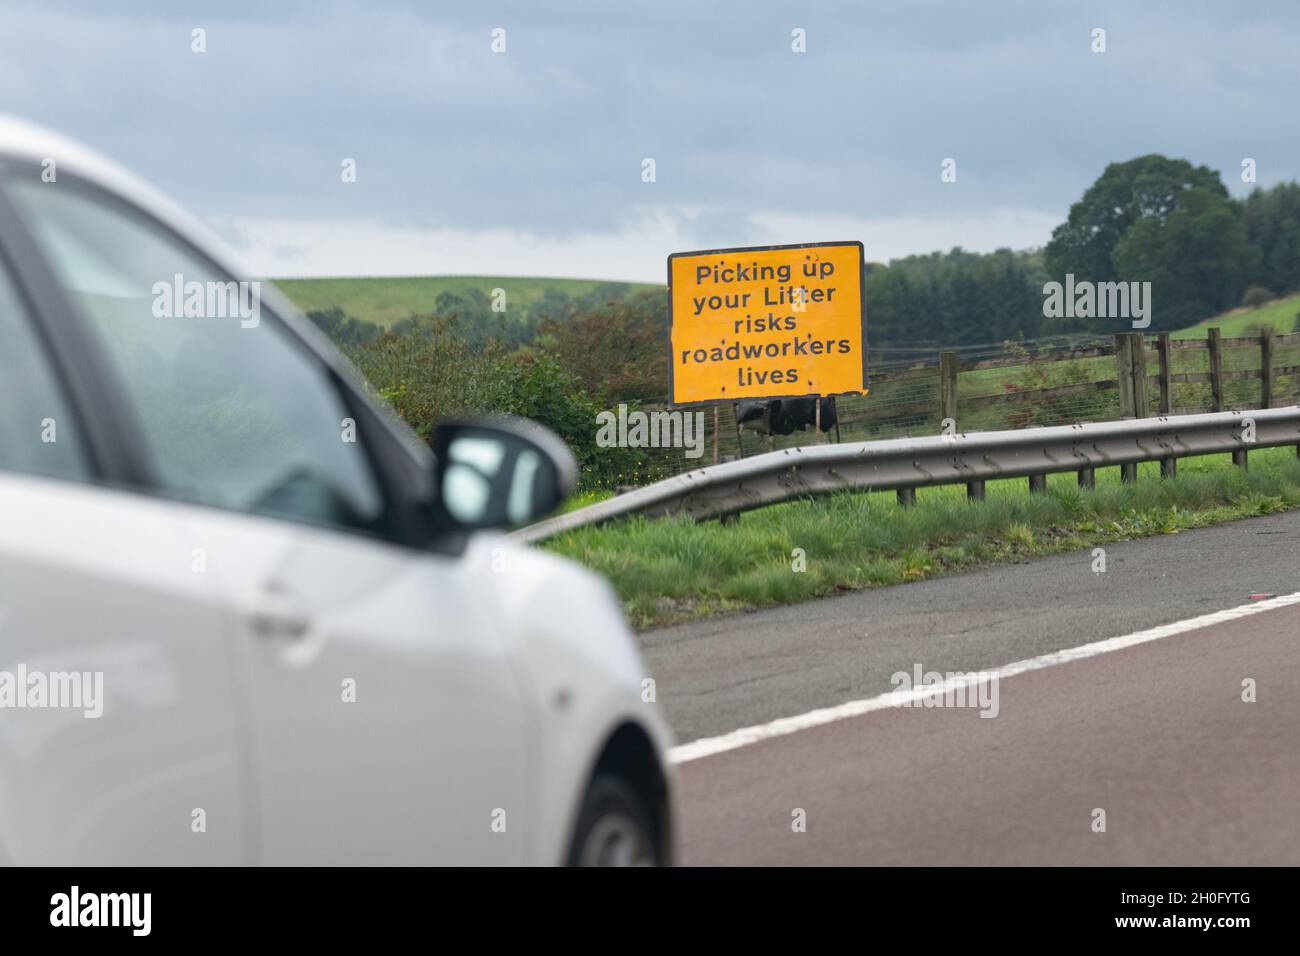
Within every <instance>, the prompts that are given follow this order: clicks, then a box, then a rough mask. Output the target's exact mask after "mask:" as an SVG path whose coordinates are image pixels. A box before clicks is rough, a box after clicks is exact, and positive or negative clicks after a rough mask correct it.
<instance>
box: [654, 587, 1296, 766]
mask: <svg viewBox="0 0 1300 956" xmlns="http://www.w3.org/2000/svg"><path fill="white" fill-rule="evenodd" d="M1293 604H1300V591H1298V592H1296V593H1295V594H1284V595H1282V596H1281V597H1275V598H1269V599H1268V600H1266V601H1252V602H1251V603H1250V604H1243V605H1241V606H1240V607H1234V608H1229V609H1228V610H1226V611H1215V612H1214V613H1213V614H1203V615H1201V616H1200V617H1193V618H1189V619H1188V620H1186V621H1175V622H1174V623H1173V624H1163V625H1161V626H1160V627H1153V628H1151V629H1149V630H1146V631H1137V632H1135V633H1133V634H1126V635H1125V636H1123V637H1111V638H1107V639H1106V640H1104V641H1094V642H1093V643H1091V644H1082V645H1080V646H1079V647H1071V648H1067V649H1066V650H1063V651H1055V652H1054V653H1051V654H1043V655H1042V656H1041V657H1031V658H1029V659H1028V660H1023V661H1016V662H1015V663H1013V664H1005V665H1003V666H1002V667H995V668H993V669H991V670H984V671H975V672H972V673H970V674H967V675H963V676H961V677H957V678H953V679H950V680H946V681H944V682H943V683H942V684H932V685H928V686H925V687H917V688H913V689H911V690H906V691H904V690H896V691H891V692H890V693H888V694H881V695H880V696H879V697H867V698H865V699H863V700H850V701H847V702H846V703H843V704H838V705H836V706H835V707H823V708H821V709H820V710H810V711H808V713H806V714H799V715H798V716H797V717H782V718H780V719H778V720H773V721H769V722H768V723H766V724H756V725H754V726H753V727H742V728H740V729H739V730H733V731H732V732H731V733H729V734H722V735H721V736H719V737H704V738H702V739H700V740H694V741H691V742H690V743H688V744H681V745H680V746H677V747H674V748H673V749H672V750H671V751H669V753H668V758H669V759H670V760H671V761H672V762H673V763H686V762H688V761H691V760H699V759H701V758H703V757H712V756H713V755H714V754H720V753H726V752H727V751H728V750H736V749H738V748H740V747H748V746H749V745H750V744H756V743H758V742H759V741H762V740H770V739H771V738H773V737H784V736H785V735H786V734H793V733H796V732H797V731H800V730H807V729H808V728H809V727H820V726H821V725H822V724H831V723H834V722H835V721H837V720H844V719H846V718H848V717H857V716H858V715H859V714H869V713H871V712H872V711H875V710H886V709H888V708H890V707H900V706H902V705H903V704H905V703H912V702H915V701H918V700H922V699H923V698H925V697H928V696H935V695H939V694H945V693H947V692H948V691H949V690H956V689H957V688H959V687H965V686H968V685H971V684H976V683H979V682H980V681H981V680H989V679H991V678H994V677H996V678H998V679H999V680H1001V679H1002V678H1004V677H1014V676H1015V675H1016V674H1024V673H1025V672H1027V671H1037V670H1042V669H1043V668H1045V667H1055V666H1056V665H1058V664H1068V663H1070V662H1071V661H1081V660H1083V659H1084V658H1088V657H1096V656H1097V655H1098V654H1106V653H1109V652H1110V651H1120V650H1123V649H1124V648H1126V647H1134V646H1136V645H1138V644H1146V643H1148V642H1150V641H1158V640H1160V639H1161V638H1164V637H1173V636H1174V635H1176V634H1186V633H1187V632H1188V631H1196V630H1199V629H1201V628H1203V627H1211V626H1212V625H1215V624H1223V623H1225V622H1227V621H1235V620H1238V619H1239V618H1243V617H1250V616H1251V615H1252V614H1262V613H1263V612H1264V611H1272V610H1274V609H1276V608H1280V607H1290V606H1291V605H1293Z"/></svg>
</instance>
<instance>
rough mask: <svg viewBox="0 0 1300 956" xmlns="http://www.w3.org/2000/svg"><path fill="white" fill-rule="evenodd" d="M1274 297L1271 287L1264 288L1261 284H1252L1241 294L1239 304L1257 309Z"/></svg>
mask: <svg viewBox="0 0 1300 956" xmlns="http://www.w3.org/2000/svg"><path fill="white" fill-rule="evenodd" d="M1276 298H1277V296H1276V295H1274V294H1273V292H1272V290H1271V289H1266V288H1264V287H1263V286H1262V285H1253V286H1251V287H1250V288H1249V289H1247V290H1246V291H1245V292H1244V293H1243V294H1242V296H1241V304H1242V305H1244V306H1246V307H1247V308H1250V309H1257V308H1259V307H1260V306H1261V305H1263V304H1264V303H1266V302H1272V301H1273V300H1274V299H1276Z"/></svg>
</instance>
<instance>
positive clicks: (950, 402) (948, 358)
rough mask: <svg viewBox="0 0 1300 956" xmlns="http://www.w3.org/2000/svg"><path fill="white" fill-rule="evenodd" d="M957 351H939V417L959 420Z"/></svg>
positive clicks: (954, 420)
mask: <svg viewBox="0 0 1300 956" xmlns="http://www.w3.org/2000/svg"><path fill="white" fill-rule="evenodd" d="M957 370H958V364H957V353H956V352H940V353H939V418H940V420H941V425H942V419H945V418H951V419H952V420H953V423H954V427H955V426H956V422H957Z"/></svg>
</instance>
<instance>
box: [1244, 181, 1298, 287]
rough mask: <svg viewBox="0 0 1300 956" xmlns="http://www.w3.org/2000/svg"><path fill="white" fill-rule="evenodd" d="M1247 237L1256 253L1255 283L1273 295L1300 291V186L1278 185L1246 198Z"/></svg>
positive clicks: (1256, 191) (1258, 190)
mask: <svg viewBox="0 0 1300 956" xmlns="http://www.w3.org/2000/svg"><path fill="white" fill-rule="evenodd" d="M1243 215H1244V218H1245V222H1246V237H1247V239H1248V241H1249V242H1250V244H1251V246H1253V247H1254V248H1255V249H1256V250H1257V255H1258V256H1259V269H1258V271H1257V273H1256V275H1255V277H1254V280H1253V281H1254V282H1256V283H1257V284H1259V285H1261V286H1264V287H1266V288H1268V289H1271V290H1273V291H1274V292H1293V291H1295V290H1297V289H1300V185H1297V184H1296V183H1294V182H1290V183H1279V184H1278V185H1276V186H1274V187H1273V188H1272V189H1256V190H1255V191H1253V192H1252V193H1251V194H1250V195H1249V196H1247V197H1246V201H1245V204H1244V211H1243Z"/></svg>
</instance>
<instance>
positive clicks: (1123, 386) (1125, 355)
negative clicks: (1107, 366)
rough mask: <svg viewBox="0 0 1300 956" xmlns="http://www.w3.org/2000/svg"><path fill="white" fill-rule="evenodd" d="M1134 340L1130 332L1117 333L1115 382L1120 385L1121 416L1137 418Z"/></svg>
mask: <svg viewBox="0 0 1300 956" xmlns="http://www.w3.org/2000/svg"><path fill="white" fill-rule="evenodd" d="M1132 354H1133V340H1132V338H1131V333H1129V332H1116V333H1115V384H1116V385H1117V386H1118V387H1119V417H1120V418H1136V417H1137V408H1136V406H1135V405H1134V402H1133V359H1132Z"/></svg>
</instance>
